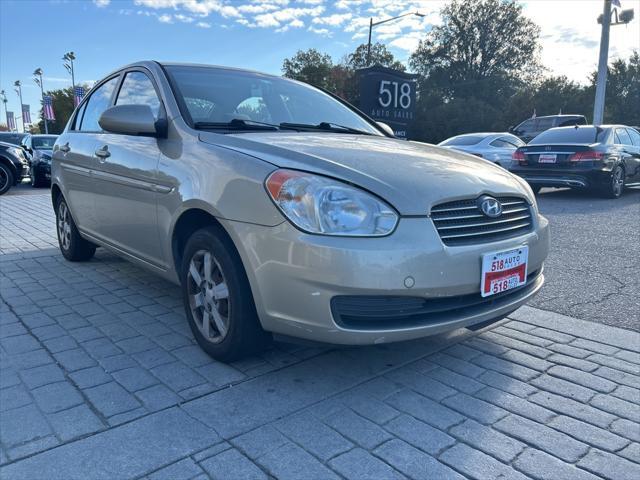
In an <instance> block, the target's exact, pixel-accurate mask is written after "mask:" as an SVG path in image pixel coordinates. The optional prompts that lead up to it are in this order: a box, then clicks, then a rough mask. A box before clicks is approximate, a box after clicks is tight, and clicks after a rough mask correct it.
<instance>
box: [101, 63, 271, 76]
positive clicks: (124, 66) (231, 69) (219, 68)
mask: <svg viewBox="0 0 640 480" xmlns="http://www.w3.org/2000/svg"><path fill="white" fill-rule="evenodd" d="M157 66H161V67H204V68H215V69H218V70H229V71H233V72H244V73H253V74H257V75H264V76H269V77H276V78H282V77H280V76H278V75H273V74H270V73H264V72H259V71H257V70H251V69H248V68H238V67H228V66H224V65H211V64H206V63H189V62H167V61H157V60H140V61H138V62H132V63H129V64H127V65H123V66H122V67H119V68H117V69H115V70H113V71H112V72H111V73H109V74H108V75H105V77H103V78H107V77H109V76H111V75H113V74H115V73H116V72H120V71H122V70H125V69H127V68H132V67H145V68H148V69H153V68H155V67H157Z"/></svg>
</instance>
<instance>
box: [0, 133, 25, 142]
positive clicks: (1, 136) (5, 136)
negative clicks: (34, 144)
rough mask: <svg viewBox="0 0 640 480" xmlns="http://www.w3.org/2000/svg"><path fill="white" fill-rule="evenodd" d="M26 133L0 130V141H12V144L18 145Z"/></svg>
mask: <svg viewBox="0 0 640 480" xmlns="http://www.w3.org/2000/svg"><path fill="white" fill-rule="evenodd" d="M25 136H26V135H25V134H24V133H8V132H0V142H6V143H12V144H13V145H20V143H21V142H22V139H23V138H24V137H25Z"/></svg>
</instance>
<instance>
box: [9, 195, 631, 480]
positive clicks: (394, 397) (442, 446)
mask: <svg viewBox="0 0 640 480" xmlns="http://www.w3.org/2000/svg"><path fill="white" fill-rule="evenodd" d="M0 253H1V255H0V298H1V301H0V477H2V478H7V479H9V478H11V479H13V478H16V479H18V478H28V479H39V478H42V479H44V478H46V479H56V478H60V479H65V480H66V479H73V478H78V479H83V480H92V479H101V478H105V479H107V478H108V479H114V478H118V479H119V478H146V479H153V480H158V479H163V478H171V479H181V478H184V479H193V478H197V479H204V478H214V479H215V478H256V479H261V478H270V477H271V478H273V477H275V478H295V479H299V478H305V479H314V478H318V479H325V478H354V479H360V478H375V479H380V478H416V479H417V478H456V479H457V478H509V479H511V478H514V479H516V478H535V479H542V478H567V479H573V478H575V479H594V478H601V477H604V478H611V479H614V478H615V479H623V478H634V479H635V478H638V477H640V458H639V457H640V447H639V445H640V423H638V422H640V415H639V413H638V412H639V409H638V400H639V399H640V394H639V393H640V335H638V334H637V333H634V332H631V331H627V330H621V329H617V328H614V327H608V326H604V325H599V324H594V323H589V322H585V321H580V320H576V319H573V318H570V317H565V316H562V315H558V314H554V313H551V312H545V311H541V310H536V309H532V308H527V307H524V308H522V309H520V310H518V311H517V312H515V313H514V314H512V315H511V317H510V319H507V320H505V321H504V322H502V323H501V324H499V325H498V326H496V327H494V328H491V329H489V330H488V331H480V332H470V331H467V330H460V331H456V332H453V333H450V334H448V335H442V336H438V337H432V338H426V339H423V340H419V341H414V342H408V343H404V344H394V345H382V346H375V347H367V348H339V349H335V348H329V347H327V348H309V347H300V346H295V345H288V344H276V345H275V346H274V347H273V348H272V349H270V350H269V351H267V352H265V353H264V354H262V355H260V356H259V357H254V358H249V359H245V360H243V361H240V362H236V363H233V364H231V365H224V364H221V363H219V362H216V361H214V360H212V359H210V358H209V357H208V356H206V355H204V354H203V352H202V351H201V350H200V349H199V348H198V347H197V345H196V344H195V341H194V339H193V338H192V336H191V334H190V331H189V329H188V326H187V324H186V320H185V318H184V314H183V310H182V302H181V298H180V292H179V289H178V288H177V287H176V286H174V285H172V284H169V283H167V282H165V281H163V280H161V279H159V278H158V277H156V276H154V275H153V274H150V273H147V272H145V271H143V270H141V269H139V268H138V267H135V266H133V265H131V264H129V263H127V262H125V261H124V260H121V259H119V258H118V257H116V256H114V255H112V254H110V253H109V252H106V251H103V250H102V249H101V250H99V251H98V254H97V255H96V257H95V258H94V259H93V260H92V261H90V262H87V263H78V264H72V263H68V262H66V261H64V259H63V258H62V257H61V255H60V254H59V252H58V251H57V247H56V240H55V231H54V222H53V215H52V211H51V207H50V203H49V198H48V196H47V195H45V194H43V195H30V196H10V197H6V198H4V197H3V198H2V199H0Z"/></svg>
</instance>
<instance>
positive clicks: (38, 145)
mask: <svg viewBox="0 0 640 480" xmlns="http://www.w3.org/2000/svg"><path fill="white" fill-rule="evenodd" d="M56 138H58V137H54V136H48V137H31V144H32V146H33V148H35V149H36V150H52V149H53V144H54V143H56Z"/></svg>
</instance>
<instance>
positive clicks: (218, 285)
mask: <svg viewBox="0 0 640 480" xmlns="http://www.w3.org/2000/svg"><path fill="white" fill-rule="evenodd" d="M182 258H183V260H182V267H181V272H180V283H181V284H182V295H183V301H184V306H185V312H186V315H187V319H188V321H189V326H190V327H191V331H192V332H193V335H194V336H195V338H196V341H197V342H198V344H199V345H200V347H201V348H202V349H203V350H204V351H205V352H207V353H208V354H209V355H210V356H212V357H213V358H215V359H216V360H220V361H223V362H230V361H233V360H237V359H240V358H242V357H245V356H248V355H251V354H254V353H258V352H260V351H261V350H263V349H264V348H265V346H266V345H267V344H268V342H269V340H270V339H271V335H270V334H268V333H267V332H265V331H264V330H263V329H262V327H261V325H260V321H259V319H258V314H257V312H256V307H255V303H254V300H253V294H252V292H251V287H250V285H249V280H248V279H247V275H246V272H245V270H244V267H243V265H242V262H241V260H240V257H239V256H238V253H237V252H236V250H235V248H234V246H233V244H232V243H231V241H230V240H229V239H228V238H227V237H226V235H224V233H223V232H221V231H220V230H219V229H218V228H215V227H207V228H202V229H200V230H197V231H196V232H195V233H193V234H192V235H191V237H190V238H189V240H188V241H187V244H186V246H185V249H184V254H183V257H182Z"/></svg>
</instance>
